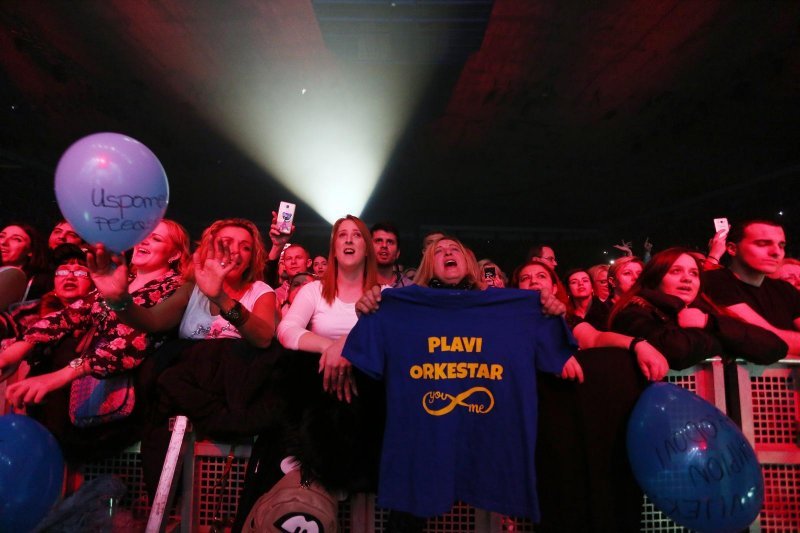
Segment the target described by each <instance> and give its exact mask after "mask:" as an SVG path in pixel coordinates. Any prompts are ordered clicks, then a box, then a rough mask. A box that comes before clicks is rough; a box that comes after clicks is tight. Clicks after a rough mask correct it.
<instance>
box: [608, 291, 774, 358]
mask: <svg viewBox="0 0 800 533" xmlns="http://www.w3.org/2000/svg"><path fill="white" fill-rule="evenodd" d="M684 307H686V306H685V304H684V302H683V301H682V300H681V299H680V298H678V297H676V296H670V295H667V294H664V293H663V292H660V291H651V290H647V289H644V290H642V292H641V293H640V294H639V296H637V297H636V298H634V299H633V300H631V302H630V303H629V304H628V305H627V306H626V307H625V308H624V309H623V310H621V311H620V312H619V313H618V314H617V316H616V317H614V321H613V323H612V324H611V330H612V331H616V332H619V333H624V334H626V335H631V336H634V337H644V338H645V339H647V341H648V342H650V344H652V345H653V346H655V347H656V348H657V349H658V350H659V351H660V352H661V353H662V354H664V357H666V358H667V361H668V362H669V367H670V368H672V369H675V370H681V369H684V368H688V367H690V366H693V365H696V364H697V363H699V362H700V361H702V360H704V359H707V358H708V357H713V356H716V355H727V356H729V357H735V358H742V359H747V360H748V361H751V362H753V363H758V364H762V365H768V364H771V363H774V362H776V361H778V360H779V359H781V358H783V357H785V356H786V353H787V351H788V350H789V347H788V346H787V344H786V343H785V342H783V341H782V340H781V339H780V337H778V336H777V335H775V334H774V333H772V332H770V331H767V330H765V329H763V328H760V327H758V326H753V325H752V324H747V323H746V322H742V321H741V320H737V319H735V318H733V317H729V316H725V315H721V314H719V313H717V312H716V311H715V310H714V309H712V308H711V306H709V305H707V304H705V302H703V301H702V300H697V301H695V302H694V303H693V304H692V305H691V306H690V307H697V308H699V309H700V310H701V311H703V312H705V313H707V314H708V323H707V324H706V327H704V328H682V327H681V326H680V325H678V312H679V311H680V310H681V309H683V308H684Z"/></svg>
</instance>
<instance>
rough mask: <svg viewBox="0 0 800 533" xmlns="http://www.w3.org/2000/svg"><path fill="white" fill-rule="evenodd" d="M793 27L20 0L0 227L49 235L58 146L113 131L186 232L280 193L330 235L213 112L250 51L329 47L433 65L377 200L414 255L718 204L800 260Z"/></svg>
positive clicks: (706, 14)
mask: <svg viewBox="0 0 800 533" xmlns="http://www.w3.org/2000/svg"><path fill="white" fill-rule="evenodd" d="M799 37H800V3H798V2H796V1H775V2H750V1H742V2H737V1H704V0H693V1H685V2H678V1H665V0H664V1H661V0H652V1H646V2H643V1H639V0H627V1H605V2H591V3H589V2H570V1H566V2H565V1H562V0H548V1H532V0H495V1H494V2H492V1H475V0H473V1H466V0H464V1H455V0H454V1H438V2H433V1H429V2H425V1H422V0H420V1H402V0H398V1H396V2H386V1H381V2H376V1H361V2H358V1H350V2H345V1H335V0H330V1H315V2H309V1H304V0H271V1H270V0H260V1H257V0H226V1H225V2H216V1H210V0H199V1H195V0H170V1H168V0H142V1H125V0H116V1H107V0H106V1H95V0H84V1H80V2H72V1H57V0H52V1H41V0H39V1H37V0H26V1H17V0H6V1H4V2H3V3H2V5H0V186H1V187H2V189H0V191H1V192H0V220H2V221H3V222H7V221H9V220H13V219H23V220H28V221H31V222H34V223H36V224H38V225H40V226H41V227H42V228H43V229H44V228H48V227H49V225H50V224H51V223H52V222H53V220H54V219H55V218H56V217H57V216H58V211H57V206H56V205H55V198H54V195H53V191H52V183H53V173H54V169H55V165H56V164H57V162H58V158H59V157H60V155H61V154H62V153H63V152H64V150H65V149H66V148H67V147H68V146H69V145H70V144H71V143H72V142H74V141H75V140H77V139H78V138H80V137H83V136H85V135H88V134H90V133H94V132H98V131H117V132H122V133H125V134H127V135H130V136H132V137H134V138H136V139H138V140H140V141H141V142H143V143H144V144H145V145H147V146H148V147H150V148H151V149H152V150H153V152H155V153H156V154H157V155H158V157H159V159H160V160H161V162H162V164H163V165H164V167H165V169H166V171H167V175H168V176H169V180H170V188H171V199H170V207H169V211H168V216H170V217H172V218H175V219H177V220H179V221H181V222H183V223H184V224H185V225H186V226H187V227H188V228H189V229H190V230H191V231H192V233H193V236H194V237H195V238H197V237H199V231H200V230H201V229H202V228H203V227H204V226H205V225H207V224H208V223H209V222H210V221H212V220H214V219H216V218H221V217H226V216H233V215H237V216H244V217H248V218H252V219H254V220H255V221H257V222H258V223H259V224H260V225H261V227H262V228H265V227H266V224H267V223H268V219H269V212H270V211H271V210H272V209H274V208H275V207H276V206H277V204H278V202H279V201H280V200H288V201H293V202H296V203H297V204H298V208H297V220H296V222H297V225H298V227H299V230H298V236H297V240H298V241H299V242H302V243H305V244H308V245H309V246H310V248H311V249H312V252H313V253H321V252H324V251H326V249H327V242H326V241H327V235H328V234H329V228H330V226H329V224H327V223H326V222H325V221H324V220H323V219H322V218H321V217H319V216H318V215H316V214H315V213H314V211H313V210H312V209H311V208H310V207H309V206H306V205H305V204H304V203H303V201H302V200H301V199H300V198H297V197H296V196H295V195H294V194H292V193H291V192H289V191H288V190H287V189H286V188H284V187H283V186H282V185H280V184H279V183H278V182H277V181H276V180H275V179H274V178H273V176H271V175H270V173H269V171H268V170H266V169H264V168H263V166H262V165H259V164H257V163H256V162H255V161H253V160H251V159H250V158H249V157H248V156H247V155H246V154H245V153H244V151H243V150H242V149H241V147H239V146H237V145H236V144H234V143H233V142H232V141H231V140H229V139H228V138H227V137H226V136H224V135H222V134H221V133H220V130H219V128H218V127H216V125H215V124H213V123H210V122H209V120H208V118H207V116H205V115H204V114H203V113H202V111H203V110H202V106H203V105H204V104H203V102H207V101H210V100H211V101H214V100H220V101H224V100H225V99H235V98H236V95H237V90H236V87H232V86H231V87H228V86H226V84H225V81H226V80H224V79H222V80H221V79H220V73H221V72H224V71H225V69H228V70H230V69H232V68H233V69H235V68H236V67H237V65H236V62H237V58H239V57H241V58H242V59H244V57H245V56H247V57H248V58H249V59H252V58H253V56H256V57H257V58H258V61H259V62H260V64H262V65H263V67H264V69H265V72H268V71H269V69H270V68H272V67H275V66H277V65H283V66H285V65H293V64H296V65H301V66H303V65H305V68H307V69H308V70H313V69H314V68H315V65H316V64H318V63H316V62H318V61H320V58H323V59H324V62H325V64H327V65H330V64H340V65H341V64H349V65H357V66H358V67H359V68H361V69H362V70H365V71H369V72H370V73H371V74H372V75H374V76H392V75H397V73H398V72H405V71H406V70H419V69H427V72H428V73H429V76H430V77H429V79H428V82H427V83H426V84H425V86H424V87H423V88H422V91H421V95H422V96H421V98H420V99H419V101H418V104H417V106H416V108H415V109H414V112H413V115H412V119H411V120H410V121H409V123H408V125H407V127H406V128H405V130H404V131H403V132H402V135H401V137H400V140H399V142H398V143H397V146H396V147H395V149H394V151H393V153H392V156H391V158H390V160H389V163H388V164H387V166H386V168H385V169H384V172H383V175H382V176H381V180H380V182H379V184H378V187H377V188H376V189H375V191H374V192H373V195H372V197H371V199H370V201H369V203H368V205H367V207H366V209H365V211H364V213H363V218H364V219H365V220H366V221H367V222H368V223H372V222H376V221H378V220H381V219H390V220H393V221H395V222H396V223H397V224H398V225H399V226H400V227H401V229H402V237H403V238H404V241H405V242H404V247H403V248H404V250H405V254H404V258H405V262H406V263H407V264H412V263H414V262H416V260H417V259H418V252H417V250H418V246H419V241H420V240H421V237H422V235H423V234H424V233H425V232H426V231H427V230H429V229H432V228H442V229H445V230H447V231H450V232H453V233H455V234H457V235H459V236H461V237H462V238H464V239H465V240H466V241H467V242H468V243H469V244H470V245H472V246H473V247H474V248H475V250H476V253H477V255H478V256H479V257H481V256H485V255H490V256H492V257H494V258H495V259H497V260H498V261H499V262H500V264H501V266H503V267H504V268H505V269H507V270H510V269H511V268H513V266H515V265H516V264H518V263H519V262H520V261H521V260H522V256H523V255H524V253H525V251H526V250H527V248H528V247H529V246H530V245H532V244H534V243H537V242H547V243H552V245H553V246H554V247H555V249H556V252H557V255H558V256H559V261H560V263H561V266H560V267H559V270H562V267H564V268H566V267H568V266H571V265H579V264H581V265H587V264H592V263H596V262H601V261H606V260H607V259H608V258H609V257H614V256H616V255H619V254H618V253H617V252H616V251H615V250H613V248H611V245H612V244H614V243H617V242H619V240H620V239H622V238H624V239H626V240H632V241H634V251H635V252H637V253H641V252H642V249H641V243H642V242H643V241H644V239H645V237H649V238H650V239H651V241H653V242H654V243H655V246H656V250H658V249H659V248H663V247H666V246H668V245H673V244H684V245H689V246H692V247H700V248H701V249H702V248H704V247H705V243H706V242H707V240H708V238H709V237H710V236H711V234H712V233H713V225H712V219H713V218H715V217H721V216H727V217H729V218H730V219H731V220H732V222H733V221H735V220H736V219H738V218H741V217H750V216H757V217H777V218H779V219H781V220H782V221H783V222H784V224H785V226H786V229H787V235H788V237H789V240H790V246H789V251H790V253H792V254H793V255H797V252H798V248H797V247H796V246H795V245H794V243H793V241H794V239H795V236H796V235H797V231H796V230H797V226H798V220H800V218H799V217H800V215H798V214H797V212H796V211H797V209H798V202H797V199H798V192H800V191H799V190H798V189H800V180H798V178H800V157H798V145H799V144H800V143H798V141H800V136H799V135H798V134H797V131H798V122H799V121H798V119H800V97H799V96H800V94H799V93H800V41H799V40H798V38H799ZM242 43H246V48H245V49H243V50H241V49H239V48H237V46H241V44H242ZM254 75H255V74H254ZM230 83H231V84H235V83H236V82H235V80H231V82H230ZM779 211H782V212H783V213H784V214H783V215H778V212H779ZM342 214H343V215H344V214H345V213H342ZM604 250H605V251H607V252H609V254H608V255H604V254H603V251H604ZM563 271H564V270H562V272H563Z"/></svg>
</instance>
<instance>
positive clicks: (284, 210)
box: [278, 202, 295, 235]
mask: <svg viewBox="0 0 800 533" xmlns="http://www.w3.org/2000/svg"><path fill="white" fill-rule="evenodd" d="M294 208H295V205H294V204H292V203H289V202H281V205H280V206H278V231H280V232H281V233H283V234H285V235H288V234H290V233H291V232H292V223H293V222H294Z"/></svg>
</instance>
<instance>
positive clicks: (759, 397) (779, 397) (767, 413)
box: [750, 371, 798, 446]
mask: <svg viewBox="0 0 800 533" xmlns="http://www.w3.org/2000/svg"><path fill="white" fill-rule="evenodd" d="M750 390H751V393H752V396H753V433H754V436H755V444H756V446H758V445H759V444H789V445H795V444H796V443H797V423H798V422H797V421H798V412H797V380H796V378H795V377H794V376H793V375H792V374H791V373H784V374H783V375H781V374H777V373H773V372H772V371H767V372H765V373H764V375H761V376H751V377H750Z"/></svg>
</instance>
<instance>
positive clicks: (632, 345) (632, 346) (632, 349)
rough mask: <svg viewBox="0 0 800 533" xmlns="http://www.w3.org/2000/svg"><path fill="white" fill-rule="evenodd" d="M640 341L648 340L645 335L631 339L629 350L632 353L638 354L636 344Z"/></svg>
mask: <svg viewBox="0 0 800 533" xmlns="http://www.w3.org/2000/svg"><path fill="white" fill-rule="evenodd" d="M640 342H647V339H645V338H644V337H634V338H633V339H631V343H630V344H629V345H628V351H629V352H631V353H632V354H636V345H637V344H639V343H640Z"/></svg>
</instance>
